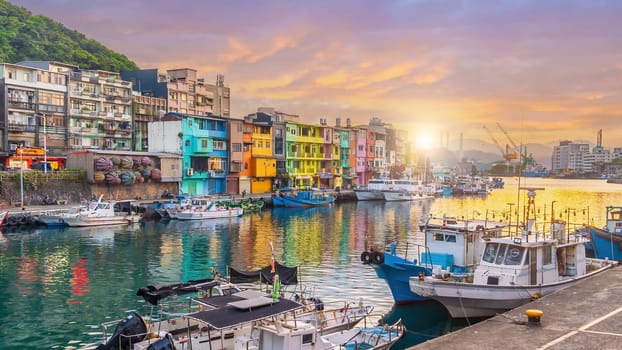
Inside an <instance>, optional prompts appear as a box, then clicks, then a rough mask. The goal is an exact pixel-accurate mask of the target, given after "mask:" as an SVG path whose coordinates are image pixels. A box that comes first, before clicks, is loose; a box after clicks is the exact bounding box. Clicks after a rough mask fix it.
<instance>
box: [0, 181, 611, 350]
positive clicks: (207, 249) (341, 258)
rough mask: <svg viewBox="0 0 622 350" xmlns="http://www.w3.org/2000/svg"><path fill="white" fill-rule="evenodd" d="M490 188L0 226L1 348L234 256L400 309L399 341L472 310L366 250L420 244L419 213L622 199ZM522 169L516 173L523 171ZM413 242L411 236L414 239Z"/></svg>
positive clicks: (583, 190) (567, 207)
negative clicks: (63, 224) (411, 293)
mask: <svg viewBox="0 0 622 350" xmlns="http://www.w3.org/2000/svg"><path fill="white" fill-rule="evenodd" d="M505 181H506V185H505V188H504V189H497V190H494V191H493V192H492V193H491V194H489V195H487V196H483V197H481V196H480V197H447V198H436V199H433V200H426V201H420V202H387V203H384V202H344V203H337V204H334V205H333V206H331V207H325V208H311V209H286V208H279V209H270V208H265V209H264V211H263V212H261V213H254V214H246V215H244V216H242V217H239V218H234V219H217V220H205V221H186V222H179V221H146V222H144V223H141V224H137V225H133V226H118V227H99V228H71V229H70V228H65V229H48V228H41V227H36V228H28V229H11V230H4V232H3V233H2V234H1V235H0V324H2V327H0V349H40V348H52V349H54V348H55V349H77V348H84V347H92V346H93V345H94V344H96V343H97V342H100V341H101V340H102V336H103V335H102V328H101V327H100V324H101V323H102V322H107V321H111V320H116V319H120V318H122V317H124V316H125V315H126V314H127V312H128V311H130V310H137V311H139V312H141V313H143V314H147V313H148V310H149V306H148V304H147V303H146V302H144V301H143V300H142V299H141V298H140V297H138V296H136V291H137V290H138V289H139V288H140V287H144V286H147V285H162V284H168V283H176V282H180V281H187V280H192V279H200V278H206V277H210V276H211V272H210V271H211V269H212V268H214V269H216V270H217V271H220V272H221V273H224V272H225V271H226V267H227V266H232V267H234V268H238V269H256V268H259V267H263V266H266V265H268V264H269V262H270V258H271V248H270V246H271V243H272V246H273V247H274V254H275V258H276V260H277V261H279V262H280V263H282V264H284V265H288V266H299V267H300V270H299V271H300V272H299V279H300V280H301V285H304V286H305V288H306V293H312V294H314V295H315V296H316V297H319V298H321V299H322V300H326V301H332V300H343V299H349V300H352V301H357V302H358V301H359V300H363V302H364V303H366V304H373V305H374V306H375V310H376V311H377V312H380V313H382V314H384V315H386V316H385V318H386V320H387V321H392V320H396V319H398V318H402V319H403V320H404V322H405V325H406V327H407V329H408V334H407V336H406V337H405V338H404V339H402V340H401V341H400V342H399V343H398V344H397V345H396V346H394V349H402V348H405V347H407V346H410V345H414V344H417V343H419V342H422V341H425V340H427V339H429V338H431V337H435V336H438V335H440V334H443V333H445V332H448V331H450V330H451V329H453V328H456V327H462V326H464V325H468V324H469V323H470V322H473V321H475V320H461V321H460V322H457V321H452V320H450V319H449V317H448V314H447V312H446V311H445V310H444V308H443V307H442V306H441V305H439V304H437V303H435V302H433V301H430V302H422V303H416V304H412V305H406V306H394V305H393V300H392V297H391V293H390V291H389V289H388V287H387V286H386V284H385V282H384V281H383V280H380V279H378V278H377V277H376V275H375V273H374V270H373V269H372V268H371V267H370V266H366V265H363V264H362V263H361V261H360V254H361V252H363V251H364V250H365V249H366V248H369V247H370V246H376V247H384V246H388V245H389V244H390V243H392V242H397V244H398V247H399V249H398V251H399V252H400V253H402V254H409V255H408V256H409V257H410V256H412V257H413V258H414V257H415V256H416V251H415V246H416V244H423V236H422V234H421V233H420V232H419V230H418V223H419V220H420V219H422V218H424V217H427V216H429V215H443V214H446V215H448V216H458V217H465V218H478V219H484V218H487V219H488V220H495V221H500V220H503V221H508V220H509V221H517V220H521V219H520V217H521V215H522V211H523V207H524V206H525V204H526V197H525V191H519V190H518V188H519V187H532V188H536V187H537V188H543V190H537V191H536V193H537V196H536V208H537V209H536V210H537V213H538V214H539V216H540V217H541V219H542V220H541V221H542V224H543V223H544V222H546V221H547V220H548V221H549V222H550V219H551V213H552V212H553V215H554V216H555V218H558V219H563V220H566V221H568V222H570V223H571V227H572V225H582V224H585V223H588V222H589V223H592V224H594V225H596V226H602V225H604V223H605V217H604V213H605V206H607V205H622V187H621V186H622V185H617V184H607V183H606V182H605V181H603V180H558V179H540V178H529V179H520V180H519V179H518V178H506V179H505ZM519 181H520V182H519ZM407 247H408V248H407Z"/></svg>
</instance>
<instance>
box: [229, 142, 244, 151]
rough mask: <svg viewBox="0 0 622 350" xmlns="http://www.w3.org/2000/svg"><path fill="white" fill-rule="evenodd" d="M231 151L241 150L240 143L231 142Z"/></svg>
mask: <svg viewBox="0 0 622 350" xmlns="http://www.w3.org/2000/svg"><path fill="white" fill-rule="evenodd" d="M231 152H242V144H241V143H233V144H231Z"/></svg>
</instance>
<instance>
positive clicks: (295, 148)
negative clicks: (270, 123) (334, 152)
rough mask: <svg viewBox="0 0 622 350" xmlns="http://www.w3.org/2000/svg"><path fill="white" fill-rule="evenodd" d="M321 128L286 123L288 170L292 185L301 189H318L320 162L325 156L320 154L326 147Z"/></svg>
mask: <svg viewBox="0 0 622 350" xmlns="http://www.w3.org/2000/svg"><path fill="white" fill-rule="evenodd" d="M321 129H323V128H322V127H320V126H317V125H310V124H302V123H294V122H286V123H285V133H286V137H285V141H286V143H287V147H286V152H285V154H286V157H287V170H288V173H289V176H290V178H291V179H290V181H291V185H293V186H295V187H299V188H305V187H311V186H313V187H317V186H318V184H319V176H318V175H317V174H318V173H319V171H320V169H321V167H320V162H321V161H323V160H324V154H323V153H321V152H320V150H323V146H324V137H323V136H324V135H323V134H322V133H321V131H320V130H321Z"/></svg>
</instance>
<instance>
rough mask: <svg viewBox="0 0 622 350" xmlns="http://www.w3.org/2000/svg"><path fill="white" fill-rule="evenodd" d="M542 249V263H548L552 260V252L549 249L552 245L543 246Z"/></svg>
mask: <svg viewBox="0 0 622 350" xmlns="http://www.w3.org/2000/svg"><path fill="white" fill-rule="evenodd" d="M543 249H544V250H543V251H542V264H543V265H550V264H551V262H552V253H551V249H552V247H550V246H548V247H546V246H545V247H544V248H543Z"/></svg>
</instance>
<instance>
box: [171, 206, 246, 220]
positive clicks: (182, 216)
mask: <svg viewBox="0 0 622 350" xmlns="http://www.w3.org/2000/svg"><path fill="white" fill-rule="evenodd" d="M243 213H244V209H242V208H228V209H218V210H206V211H180V212H176V213H175V214H174V218H175V219H177V220H206V219H221V218H232V217H236V216H241V215H242V214H243Z"/></svg>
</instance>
